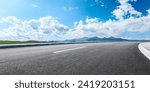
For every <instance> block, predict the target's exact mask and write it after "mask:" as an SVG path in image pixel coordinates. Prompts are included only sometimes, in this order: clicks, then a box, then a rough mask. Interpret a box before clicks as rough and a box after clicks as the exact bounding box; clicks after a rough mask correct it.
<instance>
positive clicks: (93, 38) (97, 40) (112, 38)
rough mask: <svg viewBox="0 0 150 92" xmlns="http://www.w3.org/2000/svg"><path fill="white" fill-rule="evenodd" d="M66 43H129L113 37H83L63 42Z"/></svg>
mask: <svg viewBox="0 0 150 92" xmlns="http://www.w3.org/2000/svg"><path fill="white" fill-rule="evenodd" d="M65 41H66V42H109V41H129V40H127V39H122V38H115V37H108V38H106V37H104V38H99V37H83V38H79V39H72V40H65Z"/></svg>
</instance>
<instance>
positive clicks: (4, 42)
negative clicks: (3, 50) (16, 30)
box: [0, 41, 45, 45]
mask: <svg viewBox="0 0 150 92" xmlns="http://www.w3.org/2000/svg"><path fill="white" fill-rule="evenodd" d="M33 43H45V42H40V41H0V45H2V44H33Z"/></svg>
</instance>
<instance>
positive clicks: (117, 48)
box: [0, 42, 150, 75]
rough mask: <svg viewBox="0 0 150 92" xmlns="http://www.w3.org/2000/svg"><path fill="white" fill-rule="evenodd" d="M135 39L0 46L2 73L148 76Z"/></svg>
mask: <svg viewBox="0 0 150 92" xmlns="http://www.w3.org/2000/svg"><path fill="white" fill-rule="evenodd" d="M138 44H139V43H136V42H112V43H84V44H68V45H67V44H66V45H52V46H39V47H23V48H9V49H0V74H1V75H149V74H150V61H149V60H148V59H147V58H146V57H145V56H144V55H143V54H142V53H141V52H140V51H139V49H138Z"/></svg>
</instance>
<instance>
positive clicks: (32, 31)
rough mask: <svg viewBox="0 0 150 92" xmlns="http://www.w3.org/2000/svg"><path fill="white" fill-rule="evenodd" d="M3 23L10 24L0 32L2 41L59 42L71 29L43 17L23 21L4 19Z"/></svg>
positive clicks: (12, 18) (51, 18) (13, 18)
mask: <svg viewBox="0 0 150 92" xmlns="http://www.w3.org/2000/svg"><path fill="white" fill-rule="evenodd" d="M2 21H3V23H9V27H8V28H3V29H2V30H1V31H0V39H5V40H57V39H63V36H64V34H65V32H66V31H68V30H69V28H68V27H67V26H65V25H63V24H61V23H59V21H58V20H56V19H55V18H53V17H51V16H49V17H42V18H39V19H31V20H28V21H22V20H20V19H17V18H16V17H13V16H8V17H6V18H2Z"/></svg>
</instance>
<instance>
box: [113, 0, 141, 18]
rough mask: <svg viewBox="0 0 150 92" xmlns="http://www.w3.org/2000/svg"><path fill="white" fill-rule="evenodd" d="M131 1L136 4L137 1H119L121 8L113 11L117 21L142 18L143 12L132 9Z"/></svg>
mask: <svg viewBox="0 0 150 92" xmlns="http://www.w3.org/2000/svg"><path fill="white" fill-rule="evenodd" d="M129 1H130V2H136V1H137V0H118V2H119V3H120V6H118V7H117V9H115V10H114V11H113V15H114V16H115V17H116V19H119V20H122V19H125V18H126V17H140V16H141V15H142V13H141V12H139V11H137V10H135V9H134V8H133V7H132V5H131V4H130V3H129Z"/></svg>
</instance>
